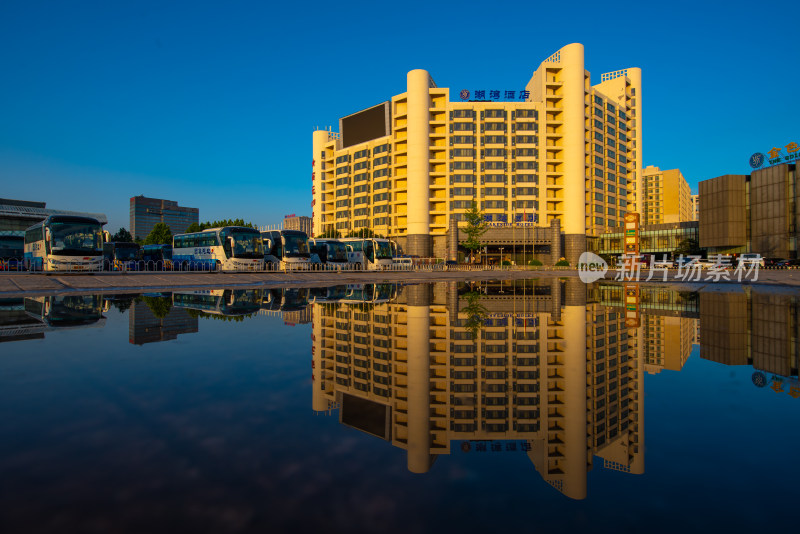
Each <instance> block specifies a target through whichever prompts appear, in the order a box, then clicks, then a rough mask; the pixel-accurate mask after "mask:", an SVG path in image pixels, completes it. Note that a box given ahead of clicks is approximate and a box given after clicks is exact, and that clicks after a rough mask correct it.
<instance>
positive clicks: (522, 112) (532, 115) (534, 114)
mask: <svg viewBox="0 0 800 534" xmlns="http://www.w3.org/2000/svg"><path fill="white" fill-rule="evenodd" d="M517 118H523V119H538V118H539V112H538V111H536V110H535V109H518V110H517Z"/></svg>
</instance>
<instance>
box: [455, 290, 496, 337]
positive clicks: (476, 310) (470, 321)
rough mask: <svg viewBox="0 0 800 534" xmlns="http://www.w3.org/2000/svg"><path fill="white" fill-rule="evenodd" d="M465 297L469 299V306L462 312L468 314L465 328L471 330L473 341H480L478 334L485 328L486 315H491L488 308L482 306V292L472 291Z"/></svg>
mask: <svg viewBox="0 0 800 534" xmlns="http://www.w3.org/2000/svg"><path fill="white" fill-rule="evenodd" d="M463 297H464V298H465V299H467V305H466V306H464V307H463V308H461V310H460V311H462V312H463V313H465V314H467V320H466V322H465V323H464V328H466V329H467V330H469V332H470V334H471V335H472V339H478V332H479V331H480V330H481V329H482V328H483V321H484V319H485V318H486V314H487V313H489V310H488V308H486V306H484V305H483V304H481V293H480V292H478V291H475V290H471V291H469V292H468V293H464V295H463Z"/></svg>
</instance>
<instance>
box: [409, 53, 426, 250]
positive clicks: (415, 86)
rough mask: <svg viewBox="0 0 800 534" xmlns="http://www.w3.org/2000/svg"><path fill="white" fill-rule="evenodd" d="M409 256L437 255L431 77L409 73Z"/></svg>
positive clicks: (424, 73) (415, 72)
mask: <svg viewBox="0 0 800 534" xmlns="http://www.w3.org/2000/svg"><path fill="white" fill-rule="evenodd" d="M407 82H408V93H407V95H408V96H407V98H408V167H407V169H408V197H407V208H406V211H407V217H408V219H407V220H408V246H407V251H408V254H411V255H413V256H419V257H421V258H429V257H431V256H432V255H433V251H432V242H431V235H430V211H431V210H430V164H429V162H428V158H429V157H430V146H429V145H430V121H429V117H430V112H429V108H430V105H431V98H430V92H429V88H430V75H429V74H428V71H425V70H422V69H416V70H412V71H411V72H409V73H408V78H407Z"/></svg>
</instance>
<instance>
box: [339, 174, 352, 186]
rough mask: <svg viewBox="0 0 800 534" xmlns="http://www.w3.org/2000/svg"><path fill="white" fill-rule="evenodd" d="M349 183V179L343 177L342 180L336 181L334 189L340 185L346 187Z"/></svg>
mask: <svg viewBox="0 0 800 534" xmlns="http://www.w3.org/2000/svg"><path fill="white" fill-rule="evenodd" d="M349 183H350V178H348V177H346V176H345V177H344V178H339V179H338V180H336V187H339V186H340V185H348V184H349Z"/></svg>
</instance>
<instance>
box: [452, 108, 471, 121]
mask: <svg viewBox="0 0 800 534" xmlns="http://www.w3.org/2000/svg"><path fill="white" fill-rule="evenodd" d="M450 117H451V118H454V119H474V118H475V110H472V109H454V110H453V111H452V112H451V113H450Z"/></svg>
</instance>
